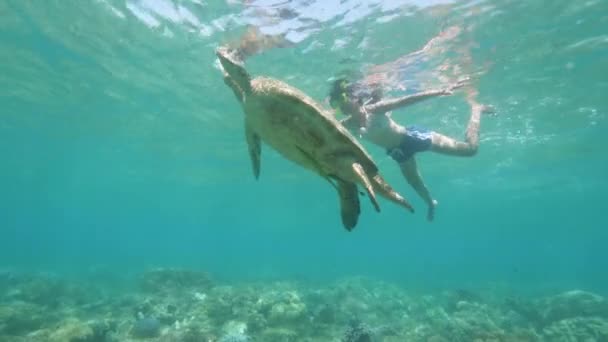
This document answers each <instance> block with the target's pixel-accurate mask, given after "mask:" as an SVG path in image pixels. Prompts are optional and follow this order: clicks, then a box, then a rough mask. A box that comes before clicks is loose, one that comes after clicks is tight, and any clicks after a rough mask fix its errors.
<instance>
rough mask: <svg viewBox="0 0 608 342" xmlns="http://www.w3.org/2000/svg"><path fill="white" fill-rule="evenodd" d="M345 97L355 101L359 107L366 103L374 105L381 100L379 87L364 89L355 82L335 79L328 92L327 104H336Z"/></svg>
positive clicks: (364, 87)
mask: <svg viewBox="0 0 608 342" xmlns="http://www.w3.org/2000/svg"><path fill="white" fill-rule="evenodd" d="M344 95H346V97H348V98H349V99H353V100H355V101H356V102H357V103H358V104H359V105H363V104H364V103H366V102H370V103H374V102H378V101H380V99H381V98H382V89H381V88H379V87H374V88H370V87H366V86H364V85H362V84H359V83H357V82H351V81H350V80H349V79H347V78H338V79H336V80H335V81H334V82H333V83H332V86H331V90H330V91H329V103H330V104H331V103H337V102H339V101H341V100H342V98H343V96H344Z"/></svg>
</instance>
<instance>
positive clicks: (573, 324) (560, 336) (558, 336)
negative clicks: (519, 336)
mask: <svg viewBox="0 0 608 342" xmlns="http://www.w3.org/2000/svg"><path fill="white" fill-rule="evenodd" d="M543 337H544V339H545V340H546V341H552V342H553V341H554V342H570V341H590V342H591V341H608V321H607V320H605V319H601V318H598V317H578V318H568V319H563V320H561V321H559V322H556V323H554V324H552V325H550V326H548V327H546V328H545V329H543Z"/></svg>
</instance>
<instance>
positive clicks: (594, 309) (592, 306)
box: [539, 290, 608, 324]
mask: <svg viewBox="0 0 608 342" xmlns="http://www.w3.org/2000/svg"><path fill="white" fill-rule="evenodd" d="M539 306H540V311H541V312H542V316H543V318H544V321H545V322H546V323H547V324H550V323H552V322H555V321H559V320H562V319H566V318H574V317H591V316H597V317H604V318H608V300H606V299H605V298H604V297H602V296H599V295H596V294H594V293H590V292H585V291H580V290H575V291H568V292H565V293H562V294H559V295H557V296H554V297H550V298H548V299H545V300H542V301H541V302H540V303H539Z"/></svg>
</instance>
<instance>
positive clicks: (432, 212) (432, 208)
mask: <svg viewBox="0 0 608 342" xmlns="http://www.w3.org/2000/svg"><path fill="white" fill-rule="evenodd" d="M437 204H438V203H437V201H436V200H433V201H432V202H431V204H429V209H428V212H427V214H426V219H427V220H429V222H432V221H433V219H434V218H435V207H436V206H437Z"/></svg>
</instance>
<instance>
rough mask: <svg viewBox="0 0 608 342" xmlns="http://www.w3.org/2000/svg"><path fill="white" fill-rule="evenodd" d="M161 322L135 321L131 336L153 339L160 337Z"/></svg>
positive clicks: (151, 319)
mask: <svg viewBox="0 0 608 342" xmlns="http://www.w3.org/2000/svg"><path fill="white" fill-rule="evenodd" d="M160 327H161V325H160V322H159V321H158V320H157V319H156V318H152V317H149V318H141V319H138V320H136V321H135V323H134V324H133V327H132V328H131V335H133V337H136V338H152V337H157V336H159V335H160Z"/></svg>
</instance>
